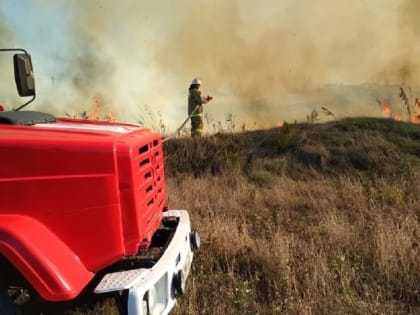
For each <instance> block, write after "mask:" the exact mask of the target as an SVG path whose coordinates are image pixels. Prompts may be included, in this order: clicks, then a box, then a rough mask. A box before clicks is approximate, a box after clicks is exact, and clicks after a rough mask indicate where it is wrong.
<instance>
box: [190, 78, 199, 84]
mask: <svg viewBox="0 0 420 315" xmlns="http://www.w3.org/2000/svg"><path fill="white" fill-rule="evenodd" d="M191 84H200V85H201V81H200V79H198V78H194V79H193V80H192V81H191Z"/></svg>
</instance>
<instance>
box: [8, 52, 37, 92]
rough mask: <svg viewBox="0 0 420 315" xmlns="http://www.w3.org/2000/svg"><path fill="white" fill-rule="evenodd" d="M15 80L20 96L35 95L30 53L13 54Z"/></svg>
mask: <svg viewBox="0 0 420 315" xmlns="http://www.w3.org/2000/svg"><path fill="white" fill-rule="evenodd" d="M13 64H14V68H15V81H16V87H17V89H18V92H19V96H35V79H34V73H33V68H32V61H31V56H30V55H29V54H15V55H14V56H13Z"/></svg>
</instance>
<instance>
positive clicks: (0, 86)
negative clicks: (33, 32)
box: [0, 11, 18, 109]
mask: <svg viewBox="0 0 420 315" xmlns="http://www.w3.org/2000/svg"><path fill="white" fill-rule="evenodd" d="M13 43H14V37H13V33H12V31H11V30H10V29H9V27H8V25H7V24H6V18H5V17H4V16H3V14H2V12H1V11H0V48H10V45H13ZM0 69H2V71H1V76H0V90H1V91H3V93H1V94H0V103H1V104H2V105H4V106H6V109H7V108H11V106H10V104H14V103H15V101H16V99H18V97H17V92H15V91H16V85H15V81H14V79H13V64H12V55H11V54H10V53H2V54H1V55H0ZM5 91H13V93H5Z"/></svg>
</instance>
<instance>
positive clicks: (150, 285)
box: [94, 210, 200, 315]
mask: <svg viewBox="0 0 420 315" xmlns="http://www.w3.org/2000/svg"><path fill="white" fill-rule="evenodd" d="M164 217H165V218H171V217H174V218H178V225H177V227H176V230H175V233H174V235H173V237H172V239H171V241H170V243H169V245H168V247H167V248H166V250H165V252H164V253H163V254H162V256H161V257H160V259H159V260H158V261H157V262H156V263H155V264H154V265H153V267H151V268H140V269H133V270H126V271H120V272H114V273H109V274H107V275H105V276H104V278H103V279H102V280H101V282H100V283H99V284H98V285H97V287H96V288H95V290H94V292H95V293H106V292H112V291H122V290H128V299H127V310H128V314H129V315H151V314H152V315H158V314H159V315H160V314H168V313H169V311H170V310H171V309H172V308H173V307H174V305H175V302H176V297H177V296H179V295H180V294H183V293H184V291H185V281H186V279H187V277H188V275H189V272H190V268H191V263H192V260H193V249H195V248H198V247H199V245H200V244H199V243H200V241H199V237H198V234H197V233H196V232H192V231H191V223H190V218H189V215H188V212H187V211H185V210H170V211H167V212H164Z"/></svg>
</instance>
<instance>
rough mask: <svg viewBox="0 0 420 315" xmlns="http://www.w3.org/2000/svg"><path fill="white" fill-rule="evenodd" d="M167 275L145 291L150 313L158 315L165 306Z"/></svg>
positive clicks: (166, 301)
mask: <svg viewBox="0 0 420 315" xmlns="http://www.w3.org/2000/svg"><path fill="white" fill-rule="evenodd" d="M166 288H167V276H166V274H165V275H164V276H163V277H162V278H161V279H160V280H159V281H158V282H157V283H156V284H155V285H154V286H153V287H151V288H150V289H149V291H148V292H147V308H148V311H149V313H145V314H150V315H159V314H162V312H163V311H164V310H165V308H166V304H167V303H168V300H167V295H166Z"/></svg>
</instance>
